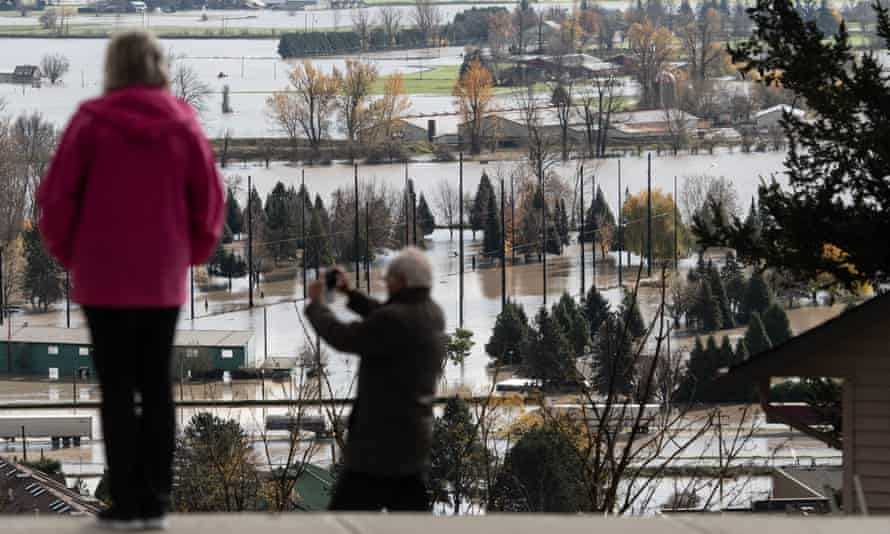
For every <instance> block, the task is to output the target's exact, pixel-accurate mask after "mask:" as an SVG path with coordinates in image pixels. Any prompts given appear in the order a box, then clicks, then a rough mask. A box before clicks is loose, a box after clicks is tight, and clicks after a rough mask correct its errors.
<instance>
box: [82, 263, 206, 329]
mask: <svg viewBox="0 0 890 534" xmlns="http://www.w3.org/2000/svg"><path fill="white" fill-rule="evenodd" d="M66 277H67V273H66ZM66 286H67V281H66ZM189 286H190V289H189V299H190V301H191V304H190V306H189V307H190V308H191V314H192V321H194V320H195V266H194V265H190V266H189Z"/></svg>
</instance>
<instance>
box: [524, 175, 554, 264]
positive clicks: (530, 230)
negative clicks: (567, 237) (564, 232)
mask: <svg viewBox="0 0 890 534" xmlns="http://www.w3.org/2000/svg"><path fill="white" fill-rule="evenodd" d="M542 209H544V210H545V218H546V219H547V243H546V244H547V253H548V254H562V243H561V242H560V240H559V236H558V235H557V233H556V229H555V226H554V223H553V217H552V215H551V213H550V209H549V207H547V206H546V205H545V204H544V200H543V195H541V190H540V189H539V188H535V190H534V193H533V194H531V195H523V199H522V204H521V206H520V209H519V243H518V244H517V247H519V250H522V251H523V252H524V253H525V254H527V255H531V254H537V253H540V252H541V210H542Z"/></svg>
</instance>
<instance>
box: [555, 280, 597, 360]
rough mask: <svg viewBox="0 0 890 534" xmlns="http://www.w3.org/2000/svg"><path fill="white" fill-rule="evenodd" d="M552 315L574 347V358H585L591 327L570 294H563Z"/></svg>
mask: <svg viewBox="0 0 890 534" xmlns="http://www.w3.org/2000/svg"><path fill="white" fill-rule="evenodd" d="M552 313H553V318H554V319H555V320H556V322H557V323H558V324H559V325H560V327H561V328H562V330H563V332H565V333H566V337H567V338H568V340H569V344H570V346H571V347H572V356H574V357H575V358H578V357H581V356H583V355H584V353H585V352H586V349H587V345H588V343H589V342H590V330H589V328H590V327H589V326H588V324H587V318H586V317H584V312H583V311H582V310H581V307H580V306H578V304H577V303H576V302H575V299H573V298H572V297H571V296H570V295H569V294H568V293H563V294H562V297H560V299H559V302H557V303H556V304H554V306H553V311H552Z"/></svg>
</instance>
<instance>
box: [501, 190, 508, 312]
mask: <svg viewBox="0 0 890 534" xmlns="http://www.w3.org/2000/svg"><path fill="white" fill-rule="evenodd" d="M505 207H506V206H505V205H504V179H503V178H501V311H504V309H505V308H506V307H507V226H506V221H507V216H506V214H505V213H504V208H505Z"/></svg>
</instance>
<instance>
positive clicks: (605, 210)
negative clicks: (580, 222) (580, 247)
mask: <svg viewBox="0 0 890 534" xmlns="http://www.w3.org/2000/svg"><path fill="white" fill-rule="evenodd" d="M614 233H615V215H614V214H613V213H612V209H611V208H610V207H609V203H608V202H606V197H605V195H604V194H603V190H602V189H601V188H600V187H599V186H597V188H596V195H595V196H594V198H593V201H592V202H591V204H590V209H588V210H587V215H586V218H585V221H584V235H583V236H580V237H579V239H583V241H585V242H588V243H599V244H600V247H601V251H602V256H603V257H605V254H606V250H608V249H614V248H613V247H615V245H616V240H615V239H614Z"/></svg>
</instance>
